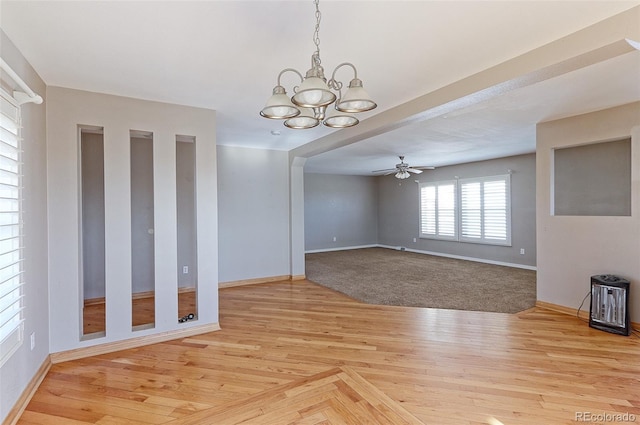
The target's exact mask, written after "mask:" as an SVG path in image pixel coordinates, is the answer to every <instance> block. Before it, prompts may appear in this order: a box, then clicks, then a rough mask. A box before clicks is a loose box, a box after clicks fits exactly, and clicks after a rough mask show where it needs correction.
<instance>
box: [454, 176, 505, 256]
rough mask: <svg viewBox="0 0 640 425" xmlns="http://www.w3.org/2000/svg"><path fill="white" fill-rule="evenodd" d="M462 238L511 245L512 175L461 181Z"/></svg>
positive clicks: (463, 239)
mask: <svg viewBox="0 0 640 425" xmlns="http://www.w3.org/2000/svg"><path fill="white" fill-rule="evenodd" d="M460 240H461V241H464V242H480V243H487V244H496V245H511V199H510V176H509V175H508V174H506V175H501V176H492V177H482V178H474V179H463V180H460Z"/></svg>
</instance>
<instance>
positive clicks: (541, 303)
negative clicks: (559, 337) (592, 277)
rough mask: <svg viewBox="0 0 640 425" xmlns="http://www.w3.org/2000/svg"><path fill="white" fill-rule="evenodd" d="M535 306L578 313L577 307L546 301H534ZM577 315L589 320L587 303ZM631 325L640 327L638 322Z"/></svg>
mask: <svg viewBox="0 0 640 425" xmlns="http://www.w3.org/2000/svg"><path fill="white" fill-rule="evenodd" d="M536 307H540V308H544V309H546V310H551V311H555V312H557V313H563V314H568V315H570V316H573V317H577V315H578V309H577V308H572V307H565V306H563V305H559V304H553V303H548V302H546V301H536ZM579 317H580V318H581V319H584V320H589V305H588V304H587V309H585V310H580V316H579ZM631 327H632V328H633V329H634V330H636V329H640V323H638V322H631Z"/></svg>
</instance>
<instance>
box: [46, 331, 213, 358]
mask: <svg viewBox="0 0 640 425" xmlns="http://www.w3.org/2000/svg"><path fill="white" fill-rule="evenodd" d="M219 330H220V324H219V323H211V324H208V325H200V326H192V327H190V328H188V329H179V330H174V331H167V332H162V333H159V334H155V335H147V336H141V337H137V338H130V339H125V340H123V341H115V342H107V343H105V344H99V345H93V346H91V347H83V348H75V349H73V350H67V351H59V352H57V353H51V355H50V357H51V363H53V364H56V363H62V362H67V361H70V360H77V359H83V358H85V357H92V356H98V355H100V354H107V353H113V352H114V351H121V350H127V349H129V348H136V347H142V346H143V345H150V344H156V343H159V342H165V341H170V340H172V339H180V338H187V337H190V336H194V335H199V334H203V333H207V332H215V331H219Z"/></svg>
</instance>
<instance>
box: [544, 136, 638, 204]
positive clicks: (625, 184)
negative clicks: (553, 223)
mask: <svg viewBox="0 0 640 425" xmlns="http://www.w3.org/2000/svg"><path fill="white" fill-rule="evenodd" d="M553 176H554V179H553V198H554V205H553V209H554V212H555V214H556V215H620V216H629V215H631V139H623V140H616V141H607V142H604V143H589V144H586V145H580V146H571V147H568V148H560V149H555V150H554V151H553Z"/></svg>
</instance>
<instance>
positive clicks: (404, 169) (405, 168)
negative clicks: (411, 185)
mask: <svg viewBox="0 0 640 425" xmlns="http://www.w3.org/2000/svg"><path fill="white" fill-rule="evenodd" d="M398 158H400V164H396V168H389V169H386V170H375V171H372V173H384V174H383V175H384V176H388V175H389V174H394V173H395V177H396V178H397V179H408V178H409V176H411V174H409V173H414V174H420V173H422V170H433V169H434V168H436V167H411V166H409V164H407V163H406V162H404V156H403V155H400V156H399V157H398Z"/></svg>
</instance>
